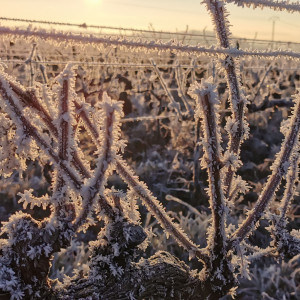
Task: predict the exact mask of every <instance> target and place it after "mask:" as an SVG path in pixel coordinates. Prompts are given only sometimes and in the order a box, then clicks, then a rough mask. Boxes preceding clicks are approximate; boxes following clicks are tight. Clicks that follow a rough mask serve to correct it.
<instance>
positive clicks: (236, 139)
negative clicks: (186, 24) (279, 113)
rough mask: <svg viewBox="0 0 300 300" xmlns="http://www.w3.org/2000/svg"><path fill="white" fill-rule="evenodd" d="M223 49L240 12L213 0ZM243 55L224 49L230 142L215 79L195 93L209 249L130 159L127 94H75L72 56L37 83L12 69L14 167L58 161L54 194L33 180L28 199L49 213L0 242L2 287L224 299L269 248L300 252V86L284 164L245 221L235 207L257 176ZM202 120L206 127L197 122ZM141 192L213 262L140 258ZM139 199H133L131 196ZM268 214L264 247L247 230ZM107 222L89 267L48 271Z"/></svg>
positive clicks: (26, 218) (34, 294)
mask: <svg viewBox="0 0 300 300" xmlns="http://www.w3.org/2000/svg"><path fill="white" fill-rule="evenodd" d="M204 3H205V4H206V5H207V8H208V10H209V11H210V13H211V15H212V19H213V21H214V24H215V27H216V32H217V37H218V40H219V44H220V47H222V48H225V49H227V50H230V43H229V34H230V33H229V29H228V20H227V19H226V15H227V13H226V10H225V7H224V3H223V2H221V1H213V0H211V1H210V0H206V1H204ZM236 65H237V61H236V60H235V59H234V57H233V56H231V55H230V51H228V52H224V53H223V56H221V57H220V67H221V68H223V70H224V71H225V74H226V77H227V83H228V88H229V92H230V93H229V94H230V97H229V102H230V108H231V111H232V115H231V116H230V117H229V118H227V124H226V128H225V129H226V132H227V134H228V136H229V142H228V145H227V148H226V149H223V148H222V146H221V142H222V137H221V133H220V128H221V126H220V122H221V120H220V117H219V99H218V97H217V93H216V87H215V86H214V85H213V83H212V80H210V79H208V80H202V81H201V83H199V82H195V83H194V84H193V85H192V86H191V87H190V91H189V92H190V95H191V96H192V97H193V98H194V100H195V104H196V108H197V109H196V112H195V124H197V122H198V121H199V120H200V123H201V131H202V133H203V138H202V140H201V143H202V145H203V149H204V156H203V157H202V158H201V167H202V168H203V169H206V170H207V172H208V185H209V186H208V195H209V204H210V209H211V212H212V221H211V225H210V227H209V230H208V232H207V247H206V248H204V249H200V247H199V246H198V245H196V244H195V243H193V242H192V241H191V240H190V239H189V238H188V237H187V235H186V234H185V233H184V232H183V231H182V230H181V228H179V226H178V225H177V224H176V223H175V222H174V221H173V220H172V219H171V218H170V217H169V216H168V214H167V213H166V212H165V210H164V208H163V207H162V205H161V204H160V202H159V201H158V199H156V198H155V197H154V196H153V195H152V193H151V192H150V191H149V189H148V188H147V186H146V185H145V184H144V183H142V182H140V181H139V179H138V178H137V176H136V175H135V174H134V171H133V170H132V169H131V168H130V167H129V166H128V165H127V164H126V163H125V161H124V159H123V158H122V150H123V148H124V147H125V143H124V142H123V141H122V140H121V139H120V120H121V118H122V116H123V112H122V105H121V103H120V102H117V101H115V100H112V99H111V98H110V97H108V96H107V95H106V94H105V93H104V94H103V99H102V102H100V103H99V104H97V105H96V106H94V107H92V106H91V105H90V104H88V103H85V100H84V99H83V98H79V97H78V95H77V94H76V92H75V89H74V85H75V80H74V79H75V68H74V67H73V66H72V65H68V66H67V67H66V68H65V70H64V71H63V72H62V73H61V74H60V75H59V76H58V77H57V78H56V79H55V80H54V84H53V85H52V86H51V87H50V86H47V85H37V86H36V87H34V88H31V89H26V88H25V87H23V86H22V85H21V84H19V83H18V82H16V81H15V79H14V78H12V77H10V76H9V75H7V74H6V73H5V72H4V70H3V69H1V70H0V94H1V102H0V106H1V115H0V117H1V127H2V128H1V137H0V139H1V140H0V142H1V163H0V170H1V176H2V177H9V176H11V174H12V172H13V170H14V169H20V170H25V169H26V166H27V163H28V161H30V160H31V161H34V160H37V159H39V160H40V162H41V163H46V162H50V163H51V164H52V165H53V174H52V186H51V193H50V194H49V195H48V194H45V195H43V196H42V197H35V196H34V195H33V193H34V191H33V190H27V191H24V193H22V194H19V196H20V202H22V203H23V205H24V208H26V206H28V205H30V207H34V206H40V207H43V208H46V207H50V209H51V215H50V217H49V218H45V219H44V220H42V221H38V220H35V219H34V218H33V217H32V216H31V215H29V214H25V213H23V212H17V213H15V214H14V215H12V216H11V217H10V218H9V221H8V222H6V223H4V224H3V226H2V228H1V233H0V234H1V237H2V239H1V240H0V267H1V268H0V295H4V297H5V295H7V297H8V298H11V299H24V298H25V299H26V298H27V299H35V298H42V299H76V298H77V299H148V298H151V297H152V298H157V299H161V298H163V299H172V298H174V299H206V298H207V299H219V298H221V297H222V296H224V295H225V294H226V293H228V292H231V293H232V294H233V293H234V290H235V288H236V287H237V285H238V278H239V276H240V275H242V276H245V275H247V271H248V264H249V262H250V260H251V258H258V257H260V256H263V255H272V256H275V257H276V256H277V257H278V256H279V255H280V256H282V258H285V257H290V256H292V257H293V256H295V255H298V254H299V253H300V245H299V232H298V231H295V230H294V231H292V232H288V230H287V228H286V223H287V218H286V213H287V209H288V207H289V205H290V203H291V201H292V198H293V195H294V193H295V188H294V185H295V182H296V181H297V179H298V163H299V129H300V127H299V126H300V96H299V95H298V94H297V95H296V96H295V101H294V102H295V105H294V109H293V114H292V115H291V117H290V118H289V119H288V120H287V121H285V122H284V124H283V126H282V132H283V133H284V136H285V138H284V141H283V143H282V146H281V150H280V151H279V153H278V154H277V156H276V159H275V161H274V164H273V166H272V174H271V176H270V177H269V178H268V180H267V182H266V184H265V186H264V189H263V191H262V193H261V195H260V196H259V198H258V200H257V202H256V204H255V206H254V208H253V209H252V210H251V211H249V212H248V215H247V216H245V218H244V221H243V222H242V223H241V224H239V225H238V226H237V228H234V229H233V226H232V224H230V223H228V219H229V218H228V215H229V214H230V208H231V206H232V205H233V204H234V200H235V198H236V196H237V195H238V194H243V193H245V192H247V184H246V183H245V182H244V181H243V180H242V179H241V178H240V177H239V176H237V175H236V171H237V169H238V168H239V167H240V165H241V161H240V157H239V156H240V146H241V143H242V142H243V140H244V139H246V138H247V135H248V125H247V122H246V118H245V109H246V104H247V100H246V97H245V96H244V94H243V91H242V89H241V86H240V83H239V75H238V72H237V70H236V69H237V68H236ZM195 126H196V125H195ZM82 127H84V129H85V130H86V132H88V133H89V136H90V140H91V141H92V142H93V145H94V146H95V148H96V149H97V150H96V152H95V153H94V155H93V159H94V160H93V161H90V160H89V159H88V157H86V155H85V154H84V153H83V152H82V151H81V143H82V140H81V130H82ZM113 172H116V173H117V174H119V176H120V177H121V178H122V179H123V181H124V182H125V183H127V186H128V189H127V191H126V193H123V192H120V191H115V190H114V189H108V185H107V179H108V176H109V175H111V174H112V173H113ZM285 176H286V187H285V193H284V195H283V197H282V201H281V202H282V203H281V206H280V212H279V214H271V213H270V212H269V211H268V205H269V204H270V202H271V201H272V200H273V198H274V195H275V192H276V190H277V189H278V187H279V185H280V183H281V180H282V178H283V177H285ZM137 198H140V199H141V200H142V201H143V203H144V204H145V205H146V207H147V208H148V210H149V211H150V212H151V213H152V215H153V216H154V218H156V219H157V220H158V221H159V223H160V225H161V226H162V227H163V228H164V230H165V231H166V233H167V234H168V235H170V236H171V237H173V238H174V239H175V240H176V241H177V243H178V244H179V245H181V246H182V247H183V248H184V249H185V250H186V251H188V252H189V255H190V257H191V258H192V257H195V258H197V259H199V260H200V261H201V262H202V264H203V268H202V269H201V270H195V271H191V270H190V269H189V268H188V267H187V266H186V265H185V264H184V263H183V262H181V261H179V260H178V259H176V258H175V257H173V256H172V255H171V254H170V253H167V252H158V253H157V254H155V255H154V256H152V257H150V258H149V259H140V260H139V261H138V262H136V260H135V257H136V256H137V254H138V251H140V250H142V249H143V247H144V246H145V245H144V241H145V239H146V237H147V233H146V232H145V230H144V229H143V228H142V227H141V226H140V223H139V213H138V210H137V208H136V207H135V201H136V200H137ZM129 202H130V203H131V204H130V205H129ZM262 217H267V218H269V220H270V222H272V223H273V224H272V226H270V228H269V229H270V233H271V235H272V237H273V241H272V244H271V246H270V247H268V248H266V249H259V248H258V247H253V246H251V245H249V244H248V243H247V242H246V241H245V238H246V237H247V236H248V235H249V234H250V233H251V232H252V231H253V230H254V229H255V228H256V226H257V225H258V221H259V220H260V219H261V218H262ZM97 220H103V221H104V224H105V226H104V227H103V229H102V230H101V231H100V232H99V234H98V239H97V240H96V241H94V242H92V243H90V249H91V253H92V255H91V257H90V261H89V271H88V273H87V274H85V275H82V274H76V275H75V276H74V278H71V279H66V280H65V282H64V284H63V285H58V286H57V287H56V284H57V283H56V282H55V281H52V280H50V279H49V278H48V273H49V269H50V266H51V259H52V258H51V256H52V255H53V254H54V253H57V252H59V251H60V250H61V249H62V248H66V247H68V246H69V245H70V243H71V239H72V238H73V237H74V236H75V235H76V233H78V232H80V231H81V230H85V229H87V228H88V227H89V226H90V225H92V224H93V223H94V222H96V221H97Z"/></svg>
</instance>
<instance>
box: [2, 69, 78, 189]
mask: <svg viewBox="0 0 300 300" xmlns="http://www.w3.org/2000/svg"><path fill="white" fill-rule="evenodd" d="M8 78H9V77H8V76H7V75H6V74H5V73H3V72H0V93H1V96H2V97H1V98H2V101H1V105H2V106H3V108H4V109H5V110H6V112H7V113H8V114H9V115H10V116H11V118H12V120H13V121H14V122H15V123H16V125H17V126H18V127H19V128H22V129H23V135H24V138H30V137H32V138H33V139H34V140H35V141H36V143H37V144H38V145H39V146H40V147H41V148H42V149H43V150H44V151H45V153H47V154H48V155H49V157H51V159H52V160H53V162H54V163H55V164H56V165H57V166H59V167H60V168H61V169H62V170H63V172H64V174H65V177H64V179H65V180H67V181H68V182H70V184H71V186H73V187H75V188H76V189H80V188H81V184H82V183H81V179H80V178H79V176H78V174H76V173H75V172H74V170H73V169H71V168H70V166H69V165H68V164H67V163H66V162H64V161H62V160H61V159H60V158H59V156H58V155H57V154H56V153H55V152H54V151H53V149H52V147H51V146H50V145H49V144H48V142H47V141H46V140H45V139H44V138H43V137H42V136H41V135H40V133H39V130H38V129H37V128H36V127H35V126H34V125H32V124H31V122H30V121H29V120H28V118H27V117H26V116H24V114H23V113H22V108H21V107H20V106H19V105H18V99H17V98H16V96H15V95H14V93H13V91H12V89H11V87H10V85H9V80H7V79H8Z"/></svg>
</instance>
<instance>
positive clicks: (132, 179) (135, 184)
mask: <svg viewBox="0 0 300 300" xmlns="http://www.w3.org/2000/svg"><path fill="white" fill-rule="evenodd" d="M116 169H117V172H118V173H119V175H120V176H121V177H122V178H123V180H124V181H125V182H126V183H127V184H128V185H129V186H130V187H131V188H132V189H133V190H134V192H135V193H136V194H137V195H138V197H140V198H141V200H142V201H143V202H144V203H145V204H146V206H147V208H148V209H149V211H150V212H151V214H152V215H153V216H154V217H155V218H156V219H157V220H158V221H159V222H160V224H161V226H162V227H163V228H164V229H165V230H166V232H167V233H168V234H170V235H171V236H173V237H174V238H175V240H176V241H177V242H178V243H179V244H180V245H181V246H182V247H183V248H185V249H186V250H187V251H189V253H190V255H191V256H196V257H198V258H199V259H200V260H201V261H203V262H204V263H207V261H208V257H207V255H206V254H205V253H203V251H201V250H200V249H199V248H198V246H197V245H195V244H194V243H193V242H192V241H191V240H190V239H189V238H188V237H187V235H186V234H185V233H184V232H183V230H182V229H181V228H180V227H179V226H178V225H176V224H175V223H173V221H172V219H171V218H170V217H169V216H168V214H167V213H166V211H165V210H164V208H163V206H162V205H161V203H160V202H159V201H158V200H157V198H156V197H154V196H153V195H152V193H151V192H150V191H149V189H148V188H147V187H146V185H145V183H143V182H140V181H139V180H138V178H137V176H135V175H134V171H133V170H131V169H130V168H129V166H128V165H127V164H126V163H125V162H124V161H123V160H122V159H121V158H120V157H117V158H116Z"/></svg>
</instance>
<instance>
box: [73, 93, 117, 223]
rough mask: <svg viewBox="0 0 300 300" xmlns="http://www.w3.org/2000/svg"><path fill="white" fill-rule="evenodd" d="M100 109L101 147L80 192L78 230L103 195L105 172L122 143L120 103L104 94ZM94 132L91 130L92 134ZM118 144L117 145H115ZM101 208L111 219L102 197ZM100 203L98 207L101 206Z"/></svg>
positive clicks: (99, 141)
mask: <svg viewBox="0 0 300 300" xmlns="http://www.w3.org/2000/svg"><path fill="white" fill-rule="evenodd" d="M101 106H102V109H101V110H100V115H99V116H98V118H99V122H100V124H99V125H98V126H99V127H100V128H102V130H101V133H100V134H99V133H98V134H97V138H96V139H97V144H98V145H101V149H100V150H99V153H98V161H97V166H96V169H95V171H94V174H93V177H92V178H90V179H89V180H88V182H87V184H86V187H84V190H83V191H82V195H83V205H82V210H81V212H80V215H79V216H78V218H77V220H76V221H75V224H74V226H75V228H79V227H80V226H81V225H82V224H83V223H84V221H85V220H86V218H87V217H88V215H89V214H90V213H91V211H92V209H93V206H94V205H95V203H94V201H95V200H96V196H97V194H98V193H100V195H104V185H105V183H106V178H107V176H106V172H109V168H110V170H111V169H112V165H113V164H114V163H115V162H114V161H115V156H116V153H117V152H118V149H119V147H120V146H121V147H122V141H120V119H121V117H122V116H123V111H122V104H121V102H118V101H115V100H111V98H110V97H108V96H107V94H106V93H104V95H103V100H102V102H101ZM94 131H96V129H95V128H93V132H94ZM117 143H118V144H117ZM100 201H101V203H102V208H103V209H104V210H105V211H106V213H107V215H109V216H110V217H112V216H113V215H114V213H113V211H112V208H111V206H110V205H109V204H108V203H107V201H105V199H104V198H103V197H102V198H100ZM101 203H100V205H101Z"/></svg>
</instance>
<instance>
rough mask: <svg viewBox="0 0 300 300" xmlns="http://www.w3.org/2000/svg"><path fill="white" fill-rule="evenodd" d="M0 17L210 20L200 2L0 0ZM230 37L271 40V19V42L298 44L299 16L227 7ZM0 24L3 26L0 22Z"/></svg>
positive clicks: (124, 22)
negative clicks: (273, 24)
mask: <svg viewBox="0 0 300 300" xmlns="http://www.w3.org/2000/svg"><path fill="white" fill-rule="evenodd" d="M0 3H1V11H0V16H1V17H15V18H27V19H37V20H47V21H60V22H74V23H87V24H93V25H106V26H122V27H134V28H138V29H147V28H148V26H149V24H150V23H152V24H153V26H154V28H155V29H157V30H168V31H175V30H176V29H177V30H180V31H183V30H184V29H185V27H186V25H189V28H190V29H198V30H203V28H205V27H206V28H207V30H212V25H211V20H210V17H209V15H208V14H207V12H206V9H205V6H204V5H202V4H200V0H151V1H146V0H0ZM227 8H228V10H229V12H230V22H231V24H232V27H231V30H232V32H233V34H234V35H236V36H240V37H247V38H253V37H254V35H255V33H256V32H257V38H258V39H271V32H272V21H271V20H270V18H271V17H273V16H278V17H279V20H278V21H276V24H275V40H284V41H294V42H300V38H299V33H298V32H299V30H300V14H299V13H294V14H289V13H285V12H274V11H272V10H270V9H264V10H263V11H262V10H261V9H256V10H253V9H247V8H244V9H242V8H238V7H236V6H234V5H232V4H230V5H227ZM1 23H2V24H3V25H5V24H7V23H5V22H1Z"/></svg>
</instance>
